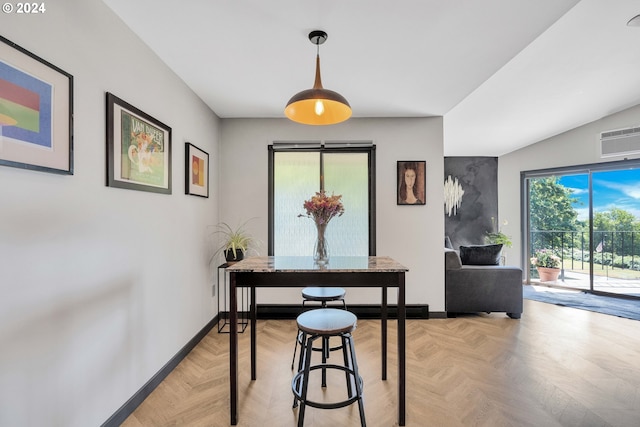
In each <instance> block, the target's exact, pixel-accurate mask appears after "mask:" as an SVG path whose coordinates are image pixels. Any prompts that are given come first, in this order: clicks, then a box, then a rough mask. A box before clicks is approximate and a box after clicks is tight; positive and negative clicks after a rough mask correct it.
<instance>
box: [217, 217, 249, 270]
mask: <svg viewBox="0 0 640 427" xmlns="http://www.w3.org/2000/svg"><path fill="white" fill-rule="evenodd" d="M251 219H252V218H251ZM251 219H249V220H247V221H245V222H243V223H242V224H240V225H239V226H237V227H235V228H232V227H231V226H230V225H229V224H227V223H226V222H221V223H220V224H217V225H216V226H215V227H216V231H215V232H214V234H220V235H221V236H222V240H221V243H220V246H219V247H218V249H217V250H216V251H215V253H214V254H213V255H212V256H211V260H213V259H214V258H215V257H217V256H218V255H219V254H220V253H224V257H225V260H226V261H227V262H228V263H234V262H238V261H241V260H242V259H244V256H245V255H246V254H247V251H248V250H249V248H250V246H251V245H253V244H254V243H255V240H254V239H253V237H251V235H250V234H249V233H248V232H247V231H246V229H245V226H246V225H247V223H248V222H249V221H250V220H251Z"/></svg>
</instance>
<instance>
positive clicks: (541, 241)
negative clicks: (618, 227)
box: [529, 230, 640, 271]
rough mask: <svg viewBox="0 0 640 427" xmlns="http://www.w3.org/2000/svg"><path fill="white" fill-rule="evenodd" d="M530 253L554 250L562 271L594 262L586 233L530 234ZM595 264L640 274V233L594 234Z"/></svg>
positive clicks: (587, 266)
mask: <svg viewBox="0 0 640 427" xmlns="http://www.w3.org/2000/svg"><path fill="white" fill-rule="evenodd" d="M529 238H530V242H531V254H530V255H529V256H533V254H534V253H535V252H536V251H538V250H540V249H551V250H552V251H554V252H555V254H556V255H558V256H559V257H560V259H561V263H562V265H561V268H562V269H563V270H564V269H581V270H584V269H587V268H589V262H590V260H591V252H590V245H589V233H588V232H587V231H562V230H550V231H531V232H530V235H529ZM593 262H594V264H600V265H603V266H605V265H606V266H608V267H609V268H611V269H614V268H620V269H630V270H638V271H640V232H637V231H594V232H593Z"/></svg>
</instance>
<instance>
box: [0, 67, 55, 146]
mask: <svg viewBox="0 0 640 427" xmlns="http://www.w3.org/2000/svg"><path fill="white" fill-rule="evenodd" d="M52 93H53V87H52V85H50V84H49V83H47V82H44V81H42V80H39V79H37V78H35V77H33V76H31V75H29V74H27V73H24V72H23V71H21V70H19V69H17V68H14V67H12V66H11V65H9V64H7V63H5V62H2V61H0V125H1V126H2V136H3V137H5V138H12V139H15V140H17V141H20V142H24V143H30V144H35V145H38V146H41V147H46V148H52V147H53V138H52V125H51V120H52Z"/></svg>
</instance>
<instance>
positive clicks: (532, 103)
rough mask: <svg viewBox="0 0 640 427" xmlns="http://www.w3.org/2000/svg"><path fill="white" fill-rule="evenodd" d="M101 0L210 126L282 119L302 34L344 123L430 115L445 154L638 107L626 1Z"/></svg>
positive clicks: (495, 146)
mask: <svg viewBox="0 0 640 427" xmlns="http://www.w3.org/2000/svg"><path fill="white" fill-rule="evenodd" d="M103 1H104V2H105V3H106V4H107V5H108V6H109V7H110V8H111V9H112V10H113V11H114V12H115V13H116V14H117V15H118V16H119V17H120V18H121V19H122V20H123V21H124V22H125V23H126V24H127V25H128V26H129V27H130V28H131V29H132V30H133V31H134V32H135V33H136V34H137V35H138V36H139V37H140V38H141V39H142V40H143V41H144V42H145V43H146V44H147V45H148V46H149V47H150V48H151V49H152V50H153V51H155V52H156V54H157V55H158V56H159V57H160V58H161V59H162V60H163V61H164V62H165V63H166V64H167V65H168V66H169V67H170V68H171V69H173V71H174V72H175V73H176V74H177V75H178V76H180V77H181V78H182V80H184V81H185V82H186V84H187V85H189V86H190V87H191V88H192V90H193V91H194V92H195V93H197V94H198V95H199V96H200V97H201V98H202V100H203V101H204V102H205V103H206V104H207V105H209V107H210V108H211V109H212V110H213V111H214V112H215V113H216V114H217V115H218V116H219V117H221V118H275V117H279V118H281V117H284V113H283V111H284V107H285V105H286V103H287V101H288V100H289V98H290V97H291V96H293V95H294V94H295V93H297V92H299V91H301V90H303V89H309V88H311V86H312V85H313V78H314V72H315V68H314V67H315V55H316V47H315V46H314V45H313V44H311V42H310V41H309V40H308V38H307V35H308V33H309V32H310V31H312V30H315V29H320V30H324V31H326V32H327V33H328V36H329V37H328V39H327V41H326V43H324V44H323V45H321V46H320V59H321V69H322V82H323V85H324V87H325V88H327V89H331V90H334V91H337V92H339V93H340V94H342V95H343V96H344V97H345V98H347V100H348V101H349V103H350V104H351V107H352V109H353V117H429V116H443V117H444V152H445V155H446V156H500V155H502V154H506V153H509V152H511V151H513V150H516V149H518V148H521V147H524V146H526V145H529V144H532V143H535V142H537V141H540V140H542V139H545V138H548V137H551V136H554V135H557V134H559V133H562V132H565V131H567V130H569V129H572V128H575V127H577V126H580V125H582V124H585V123H588V122H591V121H593V120H597V119H599V118H601V117H604V116H607V115H609V114H612V113H615V112H618V111H621V110H623V109H626V108H628V107H631V106H634V105H637V104H640V27H638V26H627V25H626V23H627V21H629V20H630V19H631V18H633V17H634V16H636V15H638V14H640V1H639V0H455V1H451V0H393V1H392V0H377V1H374V0H324V1H310V0H269V1H265V0H186V1H180V2H178V1H175V0H172V1H169V0H103ZM639 124H640V117H639V118H638V121H637V123H633V124H630V125H636V126H637V125H639ZM338 126H340V125H338Z"/></svg>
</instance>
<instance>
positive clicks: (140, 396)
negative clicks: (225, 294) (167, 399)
mask: <svg viewBox="0 0 640 427" xmlns="http://www.w3.org/2000/svg"><path fill="white" fill-rule="evenodd" d="M217 324H218V315H216V316H215V317H214V318H213V319H211V321H210V322H209V323H207V324H206V325H205V326H204V328H202V329H201V330H200V331H199V332H198V333H197V334H196V335H195V336H194V337H193V338H191V340H189V342H188V343H187V344H185V346H184V347H182V348H181V349H180V351H178V353H176V355H175V356H173V357H172V358H171V359H170V360H169V361H168V362H167V363H166V364H165V365H164V366H163V367H162V369H160V370H159V371H158V372H157V373H156V374H155V375H154V376H153V377H151V379H150V380H149V381H147V383H146V384H145V385H143V386H142V388H140V390H138V391H137V392H136V393H135V394H134V395H133V396H131V398H130V399H129V400H127V402H126V403H125V404H124V405H122V406H121V407H120V409H118V410H117V411H116V412H114V414H113V415H111V417H109V419H108V420H107V421H105V422H104V424H102V427H118V426H120V425H121V424H122V423H123V422H124V421H125V420H126V419H127V418H128V417H129V415H131V414H132V413H133V411H135V410H136V408H137V407H138V406H140V404H141V403H142V402H143V401H144V400H145V399H146V398H147V397H148V396H149V395H150V394H151V393H152V392H153V390H155V388H156V387H158V385H159V384H160V383H161V382H162V380H164V379H165V378H166V377H167V375H169V374H170V373H171V371H173V370H174V369H175V367H176V366H178V364H179V363H180V362H181V361H182V359H184V358H185V357H186V356H187V354H189V352H190V351H191V350H193V348H194V347H195V346H196V345H198V343H199V342H200V341H201V340H202V338H204V337H205V336H206V335H207V334H208V333H209V331H211V330H212V329H213V327H214V326H216V325H217Z"/></svg>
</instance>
